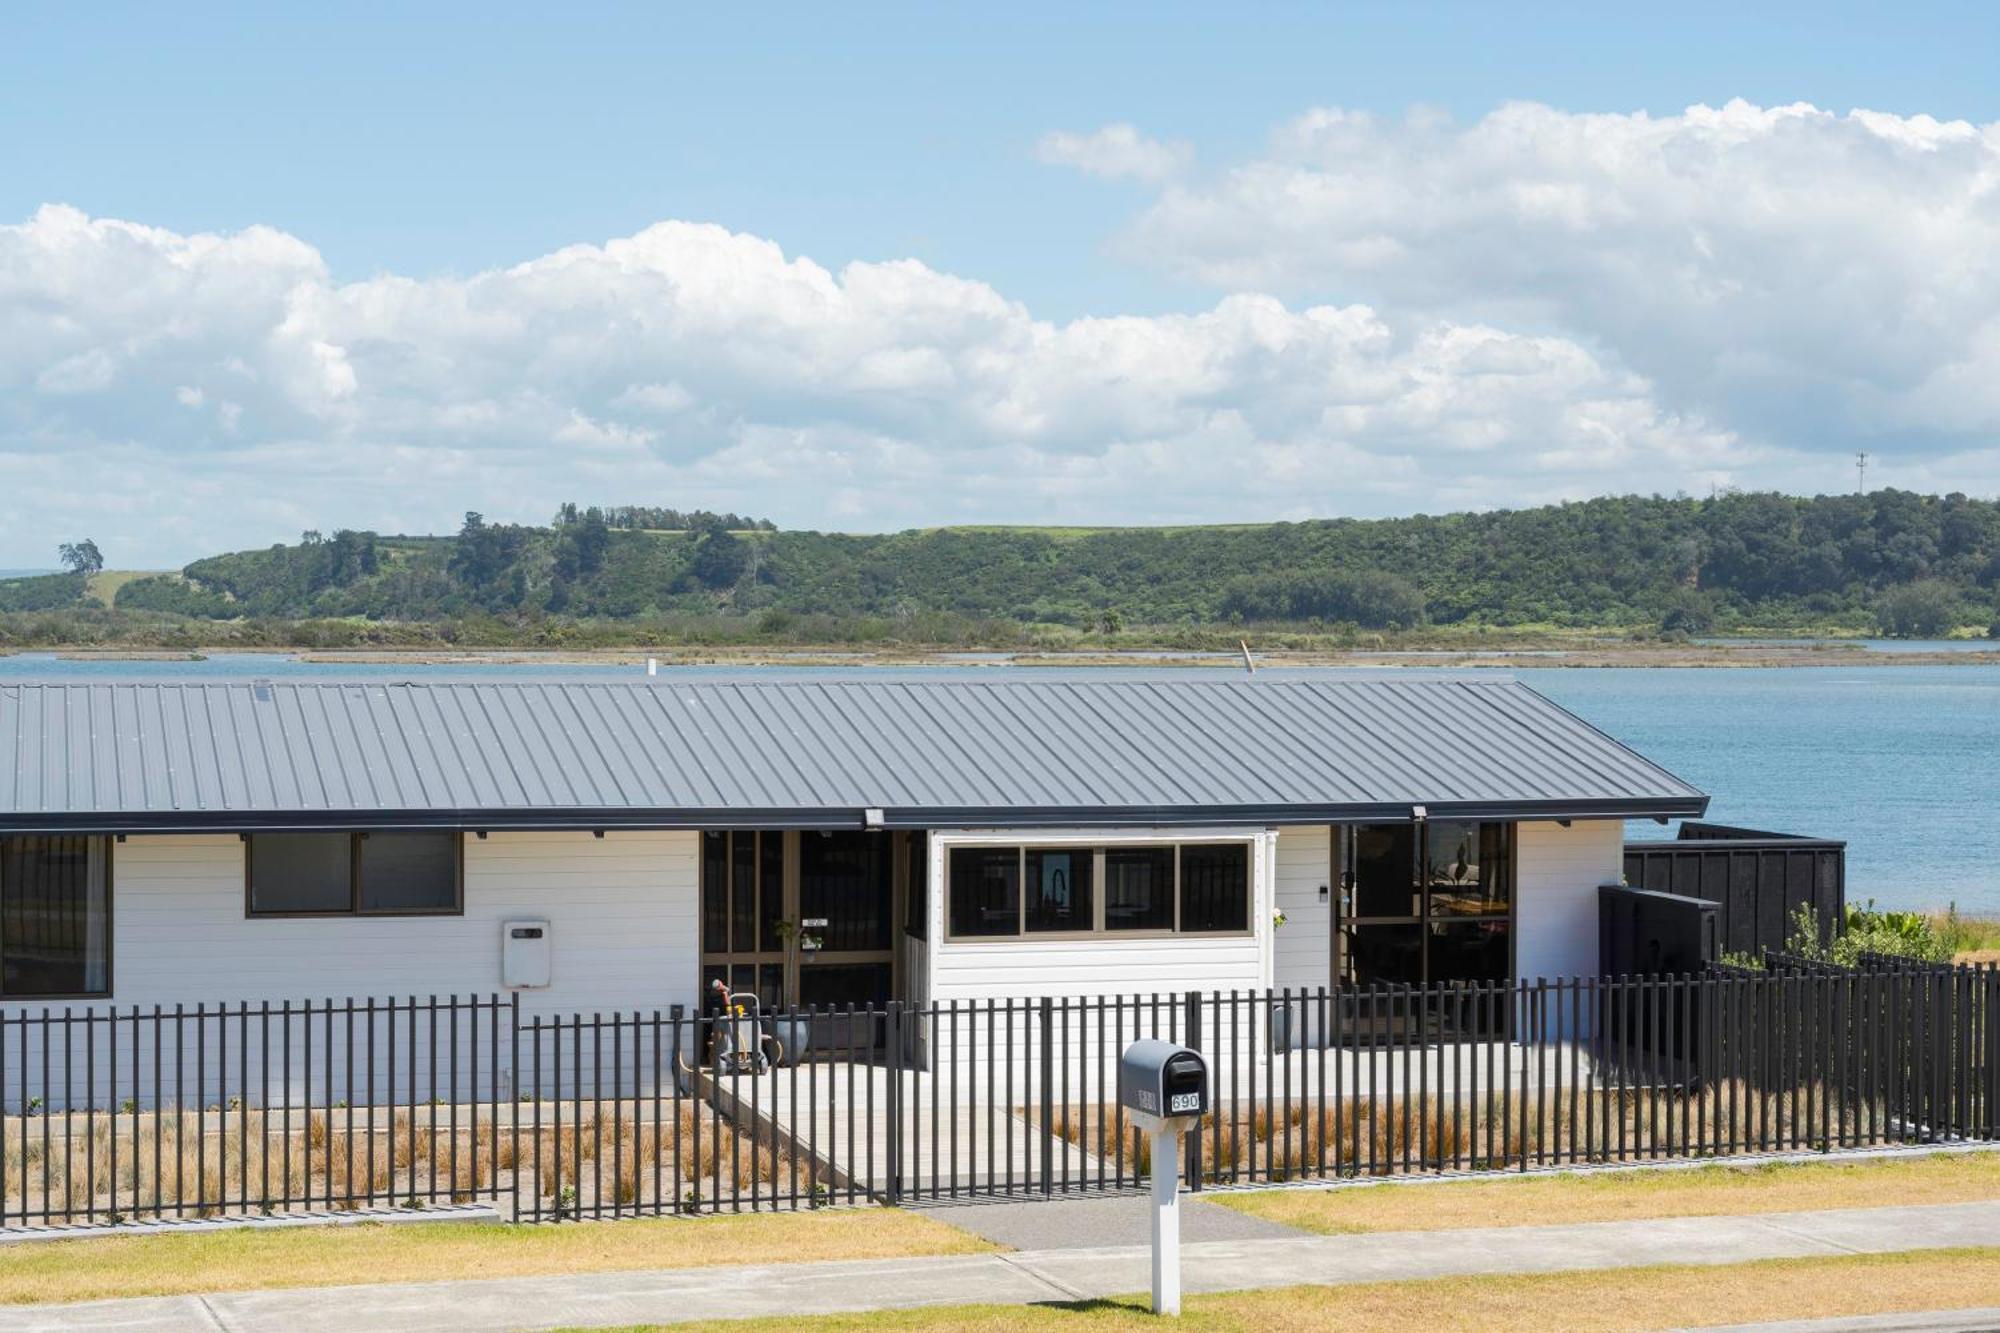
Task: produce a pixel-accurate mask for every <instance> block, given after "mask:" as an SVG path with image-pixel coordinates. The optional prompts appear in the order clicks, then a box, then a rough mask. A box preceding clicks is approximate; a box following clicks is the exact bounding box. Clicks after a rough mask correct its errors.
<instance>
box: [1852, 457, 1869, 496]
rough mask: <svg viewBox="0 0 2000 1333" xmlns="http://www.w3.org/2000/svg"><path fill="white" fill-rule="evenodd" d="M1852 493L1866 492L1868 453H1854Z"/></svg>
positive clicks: (1863, 493) (1861, 493)
mask: <svg viewBox="0 0 2000 1333" xmlns="http://www.w3.org/2000/svg"><path fill="white" fill-rule="evenodd" d="M1854 493H1855V494H1856V495H1866V494H1868V455H1867V454H1865V453H1860V454H1856V455H1854Z"/></svg>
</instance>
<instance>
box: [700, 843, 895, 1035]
mask: <svg viewBox="0 0 2000 1333" xmlns="http://www.w3.org/2000/svg"><path fill="white" fill-rule="evenodd" d="M907 837H908V835H906V834H903V833H864V832H859V831H855V830H847V829H842V830H829V831H826V832H818V831H807V832H779V831H775V830H765V831H761V832H758V831H750V830H743V831H734V832H711V833H704V834H703V835H702V855H701V984H702V987H703V992H704V994H703V1002H704V1003H707V1002H708V998H709V997H708V995H707V988H708V986H709V985H710V983H712V982H715V981H718V980H720V981H724V982H726V983H727V984H728V986H729V988H730V989H731V990H732V991H749V992H754V993H755V994H756V995H757V998H758V1000H759V1001H760V1002H761V1003H762V1004H764V1005H766V1006H767V1007H770V1008H785V1007H803V1006H806V1005H816V1006H820V1007H827V1006H832V1005H844V1004H850V1003H852V1004H857V1005H873V1004H883V1003H886V1002H887V1001H888V1000H890V999H891V998H892V997H893V995H894V991H895V960H896V955H895V941H894V934H893V926H894V923H895V921H896V915H897V914H896V894H897V885H896V868H897V863H898V859H899V858H898V853H899V852H900V850H901V849H902V848H903V846H904V844H905V840H906V838H907Z"/></svg>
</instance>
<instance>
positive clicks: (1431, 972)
mask: <svg viewBox="0 0 2000 1333" xmlns="http://www.w3.org/2000/svg"><path fill="white" fill-rule="evenodd" d="M1512 834H1513V826H1512V825H1511V824H1505V823H1498V822H1491V821H1488V822H1480V821H1475V820H1455V819H1433V820H1429V821H1427V822H1424V823H1409V824H1373V825H1369V824H1363V825H1358V826H1354V827H1351V828H1348V829H1346V830H1345V831H1344V833H1343V836H1342V839H1341V842H1342V844H1344V846H1345V849H1346V851H1345V855H1346V859H1345V863H1344V870H1343V872H1342V875H1341V884H1342V892H1341V897H1340V904H1339V921H1338V927H1337V929H1338V932H1339V934H1338V954H1337V958H1338V969H1337V972H1336V975H1337V976H1338V978H1339V980H1340V982H1341V983H1342V984H1344V985H1356V986H1365V985H1371V984H1377V983H1380V984H1393V985H1424V984H1428V983H1436V982H1454V981H1468V982H1469V981H1502V980H1505V979H1507V978H1508V977H1511V976H1512V975H1513V950H1512V924H1513V917H1512V913H1513V905H1514V857H1513V846H1512Z"/></svg>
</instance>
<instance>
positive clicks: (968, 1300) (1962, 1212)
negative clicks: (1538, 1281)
mask: <svg viewBox="0 0 2000 1333" xmlns="http://www.w3.org/2000/svg"><path fill="white" fill-rule="evenodd" d="M1996 1237H2000V1202H1992V1203H1967V1204H1943V1205H1932V1206H1925V1207H1912V1208H1868V1209H1853V1210H1847V1211H1841V1212H1819V1213H1769V1214H1764V1215H1762V1216H1755V1217H1705V1218H1668V1219H1658V1220H1647V1221H1638V1222H1594V1223H1585V1224H1579V1225H1572V1226H1547V1227H1493V1228H1479V1229H1470V1230H1462V1231H1430V1232H1402V1233H1380V1234H1375V1235H1361V1236H1298V1237H1279V1238H1269V1239H1242V1240H1215V1241H1204V1242H1199V1243H1195V1244H1190V1245H1187V1246H1186V1247H1184V1251H1183V1260H1184V1264H1185V1268H1184V1276H1185V1281H1186V1285H1187V1289H1188V1290H1189V1291H1191V1292H1201V1291H1235V1290H1246V1289H1252V1288H1262V1287H1284V1286H1294V1285H1297V1284H1299V1283H1321V1284H1338V1283H1349V1282H1381V1281H1396V1280H1404V1279H1411V1278H1426V1277H1445V1276H1452V1275H1459V1274H1480V1273H1549V1272H1563V1271H1575V1270H1586V1269H1608V1268H1627V1267H1637V1266H1642V1265H1649V1264H1731V1263H1742V1262H1744V1261H1747V1260H1753V1259H1779V1258H1804V1257H1811V1256H1816V1255H1839V1254H1880V1253H1889V1252H1895V1251H1903V1250H1923V1249H1938V1248H1946V1247H1952V1246H1964V1245H1990V1244H1992V1243H1994V1240H1995V1238H1996ZM1149 1263H1150V1256H1149V1255H1148V1253H1147V1251H1146V1250H1145V1249H1144V1248H1143V1247H1140V1246H1115V1247H1110V1248H1103V1249H1070V1250H1031V1251H1025V1252H1021V1253H1014V1254H993V1255H969V1256H964V1257H954V1258H940V1259H903V1260H893V1261H887V1262H880V1261H871V1262H852V1263H815V1264H774V1265H769V1266H762V1267H755V1268H698V1269H681V1270H667V1271H651V1272H638V1273H591V1274H582V1275H576V1276H561V1277H536V1278H508V1279H500V1280H494V1281H469V1282H433V1283H420V1284H396V1285H384V1286H368V1287H320V1288H301V1289H296V1290H289V1291H263V1292H233V1293H225V1294H218V1295H211V1296H205V1297H165V1298H159V1299H148V1300H130V1301H98V1302H91V1303H87V1304H80V1305H68V1306H17V1307H14V1308H12V1309H7V1310H0V1333H12V1331H13V1330H28V1329H34V1330H104V1329H142V1328H143V1329H157V1330H161V1331H162V1333H183V1331H187V1333H193V1331H195V1330H199V1331H200V1333H217V1330H224V1331H226V1333H267V1331H268V1333H350V1331H351V1330H353V1329H357V1328H366V1329H371V1330H379V1333H419V1331H420V1330H421V1331H423V1333H429V1331H430V1330H435V1329H464V1330H482V1331H483V1330H496V1331H497V1330H502V1329H541V1328H550V1327H556V1326H562V1325H576V1326H591V1325H598V1326H602V1325H610V1324H637V1323H683V1322H690V1321H695V1320H712V1319H740V1318H747V1317H750V1316H754V1315H779V1316H786V1315H789V1316H797V1315H805V1314H831V1313H838V1312H842V1311H852V1310H871V1309H888V1308H903V1307H913V1306H924V1305H963V1304H978V1303H993V1304H1003V1305H1027V1304H1033V1303H1036V1302H1045V1301H1073V1300H1083V1299H1089V1298H1092V1297H1101V1296H1114V1295H1119V1294H1122V1293H1128V1292H1136V1291H1142V1290H1144V1289H1145V1288H1146V1286H1147V1285H1148V1283H1149V1281H1150V1268H1149ZM1663 1313H1664V1314H1669V1316H1670V1312H1663ZM1939 1317H1942V1316H1939ZM1902 1326H1912V1325H1902ZM1936 1326H1937V1325H1931V1327H1936ZM1887 1327H1889V1328H1896V1327H1899V1325H1896V1324H1893V1323H1892V1324H1889V1325H1887ZM1913 1327H1918V1328H1923V1327H1926V1325H1923V1324H1917V1325H1913ZM1942 1327H1946V1328H1950V1327H1955V1326H1954V1325H1950V1324H1946V1325H1942Z"/></svg>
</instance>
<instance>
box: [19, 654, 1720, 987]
mask: <svg viewBox="0 0 2000 1333" xmlns="http://www.w3.org/2000/svg"><path fill="white" fill-rule="evenodd" d="M1706 806H1707V798H1706V797H1705V796H1704V795H1703V794H1702V793H1701V792H1699V791H1697V790H1695V789H1694V788H1692V787H1690V786H1689V785H1688V784H1687V783H1685V782H1682V781H1680V780H1679V779H1677V778H1675V777H1674V776H1673V775H1672V774H1670V773H1667V772H1666V771H1664V770H1663V769H1661V768H1659V767H1658V766H1657V765H1655V764H1652V763H1650V762H1648V761H1647V760H1645V759H1644V758H1642V757H1641V756H1639V755H1638V754H1635V753H1634V752H1633V751H1631V750H1630V749H1628V748H1626V747H1625V746H1623V745H1621V744H1619V743H1618V742H1617V741H1615V740H1613V739H1612V738H1610V737H1609V736H1606V735H1605V734H1603V733H1602V732H1600V731H1598V730H1596V729H1595V728H1593V727H1591V726H1590V725H1589V724H1587V723H1586V722H1584V721H1583V720H1581V719H1580V718H1578V717H1576V716H1575V715H1573V714H1571V713H1569V712H1567V711H1565V710H1564V709H1562V708H1559V707H1557V706H1556V705H1555V704H1553V703H1551V702H1550V701H1549V700H1548V699H1546V698H1544V697H1543V696H1541V695H1539V694H1537V693H1536V692H1535V691H1533V690H1531V689H1529V688H1527V687H1526V686H1524V685H1521V684H1519V683H1516V682H1513V681H1510V680H1507V679H1504V678H1498V677H1481V678H1476V679H1471V678H1444V677H1407V676H1393V675H1370V676H1366V677H1361V676H1336V675H1328V676H1314V677H1311V678H1301V677H1280V676H1259V677H1235V678H1230V679H1214V678H1208V677H1202V676H1195V675H1188V676H1186V677H1175V678H1169V679H1162V678H1161V677H1160V676H1159V675H1153V676H1148V677H1134V676H1129V675H1108V676H1097V677H1090V678H1079V677H1077V676H1074V675H1055V676H1049V677H1037V676H1030V675H1015V674H1011V673H1010V674H1008V675H1006V676H1004V677H1000V678H996V679H990V680H987V679H976V680H975V679H947V678H940V677H936V676H932V677H925V676H923V675H922V674H914V675H909V674H906V675H895V676H873V677H869V678H866V679H853V678H842V679H837V680H829V679H804V678H750V677H745V678H742V679H738V680H730V681H717V680H700V681H682V680H676V679H674V678H672V677H671V676H664V677H657V678H640V679H633V680H625V681H617V682H603V681H580V680H573V679H571V680H548V681H536V682H528V681H522V680H519V679H493V678H487V679H476V680H451V681H442V680H427V681H409V682H398V683H385V682H381V681H340V682H334V681H320V680H314V681H307V682H299V681H292V682H284V683H262V682H234V681H231V682H198V683H197V682H157V681H155V682H131V683H97V682H93V683H67V682H64V683H58V682H49V683H9V684H0V1013H7V1012H20V1011H22V1010H24V1009H30V1008H32V1009H34V1010H37V1011H38V1010H39V1009H41V1008H43V1007H46V1006H52V1005H53V1006H56V1007H60V1006H62V1005H66V1004H79V1003H82V1004H89V1003H100V1004H101V1003H107V1002H108V1003H110V1004H113V1005H116V1006H120V1007H123V1006H127V1005H139V1006H150V1005H153V1004H156V1003H160V1004H167V1005H172V1004H173V1003H176V1002H182V1001H189V1002H191V1001H195V1000H203V999H205V1000H224V1001H229V1002H232V1003H234V1002H237V1001H242V1000H248V1001H251V1002H253V1003H255V1002H258V1001H262V1000H271V1001H273V1002H275V1001H277V1000H279V999H308V998H310V999H316V1000H317V999H325V998H328V997H332V998H345V997H361V996H387V995H411V994H419V995H433V994H436V995H442V994H462V993H480V994H488V993H493V992H500V991H507V990H512V991H515V992H517V993H519V994H520V996H521V1003H522V1008H523V1011H524V1012H528V1011H532V1010H541V1011H549V1012H565V1013H579V1012H580V1013H589V1012H592V1011H599V1010H601V1011H607V1012H609V1011H616V1010H627V1011H629V1010H633V1009H636V1008H641V1007H644V1008H648V1009H651V1008H656V1007H659V1006H664V1005H670V1004H689V1005H693V1004H697V1003H699V997H700V994H701V992H702V990H703V988H704V986H705V985H706V984H707V983H708V982H709V981H712V980H714V979H716V978H724V979H727V980H728V981H729V982H730V983H731V985H732V986H734V987H735V988H738V989H743V990H755V991H757V992H759V993H760V994H761V995H762V996H763V998H764V999H765V1001H766V1002H767V1003H773V1004H795V1005H828V1004H845V1003H848V1002H854V1003H876V1002H883V1001H890V1000H908V1001H942V1000H949V999H964V998H987V997H1031V996H1042V995H1058V996H1088V995H1099V994H1114V993H1116V994H1129V993H1133V992H1147V991H1166V990H1177V989H1186V988H1190V987H1201V988H1206V989H1213V990H1231V989H1235V988H1244V989H1264V988H1272V987H1279V988H1287V987H1306V988H1310V987H1320V986H1339V985H1353V984H1365V983H1368V982H1371V981H1396V982H1423V981H1442V980H1452V979H1479V980H1499V979H1505V978H1510V977H1522V978H1530V977H1535V976H1559V975H1560V976H1569V975H1589V974H1593V973H1594V972H1595V971H1596V969H1597V963H1598V960H1597V938H1598V936H1597V912H1598V907H1597V889H1598V886H1599V885H1601V884H1605V883H1617V882H1618V880H1619V877H1620V873H1621V850H1622V845H1623V822H1624V821H1625V820H1627V819H1633V818H1658V819H1668V818H1676V817H1697V816H1700V815H1701V814H1702V813H1703V812H1704V810H1705V808H1706Z"/></svg>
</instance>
